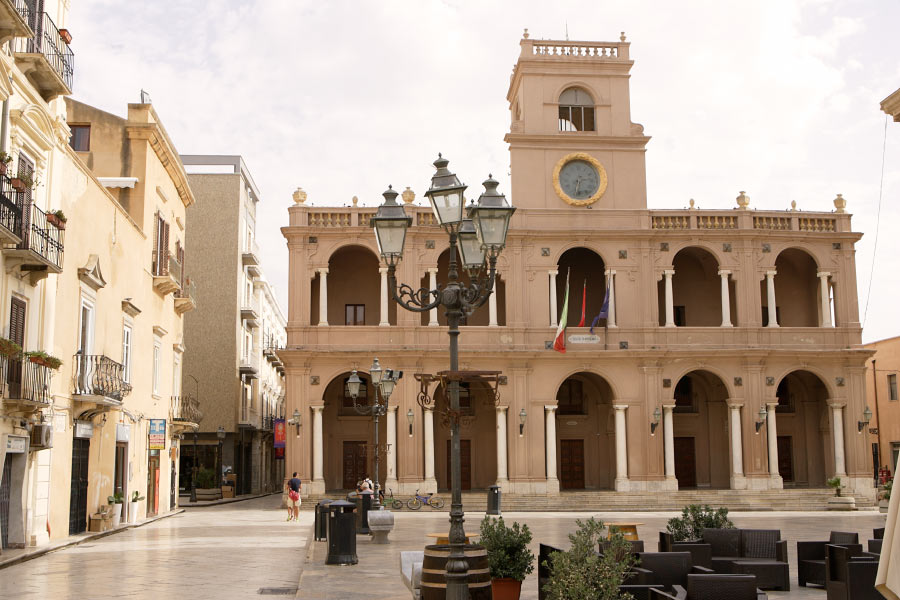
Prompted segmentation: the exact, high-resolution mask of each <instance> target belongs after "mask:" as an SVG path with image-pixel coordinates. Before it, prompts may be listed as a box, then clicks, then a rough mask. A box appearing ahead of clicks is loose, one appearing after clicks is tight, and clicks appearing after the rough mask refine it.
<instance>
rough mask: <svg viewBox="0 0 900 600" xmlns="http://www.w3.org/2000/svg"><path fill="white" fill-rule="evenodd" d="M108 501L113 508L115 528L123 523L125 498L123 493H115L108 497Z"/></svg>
mask: <svg viewBox="0 0 900 600" xmlns="http://www.w3.org/2000/svg"><path fill="white" fill-rule="evenodd" d="M106 501H107V502H108V503H109V505H110V506H112V507H113V527H114V528H115V527H118V526H119V523H121V522H122V504H123V503H124V502H125V497H124V496H122V492H115V493H113V495H112V496H107V497H106Z"/></svg>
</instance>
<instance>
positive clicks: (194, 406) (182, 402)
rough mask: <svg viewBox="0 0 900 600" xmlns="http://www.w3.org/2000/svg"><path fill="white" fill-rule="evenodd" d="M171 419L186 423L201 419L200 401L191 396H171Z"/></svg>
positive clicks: (196, 421)
mask: <svg viewBox="0 0 900 600" xmlns="http://www.w3.org/2000/svg"><path fill="white" fill-rule="evenodd" d="M172 420H173V421H182V422H188V423H199V422H200V421H202V420H203V412H202V411H201V410H200V401H199V400H197V399H196V398H194V397H193V396H172Z"/></svg>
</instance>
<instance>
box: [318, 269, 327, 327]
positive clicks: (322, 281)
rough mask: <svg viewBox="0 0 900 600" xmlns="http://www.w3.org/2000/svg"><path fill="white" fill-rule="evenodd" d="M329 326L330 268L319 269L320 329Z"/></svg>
mask: <svg viewBox="0 0 900 600" xmlns="http://www.w3.org/2000/svg"><path fill="white" fill-rule="evenodd" d="M327 325H328V267H324V268H322V269H319V327H325V326H327Z"/></svg>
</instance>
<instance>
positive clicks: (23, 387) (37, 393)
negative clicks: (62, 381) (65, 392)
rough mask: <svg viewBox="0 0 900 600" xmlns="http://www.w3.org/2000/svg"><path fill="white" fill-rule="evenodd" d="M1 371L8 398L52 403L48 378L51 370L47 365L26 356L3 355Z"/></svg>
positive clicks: (50, 375)
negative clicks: (6, 385)
mask: <svg viewBox="0 0 900 600" xmlns="http://www.w3.org/2000/svg"><path fill="white" fill-rule="evenodd" d="M2 371H3V379H4V381H5V382H6V383H7V384H8V396H7V397H8V398H9V399H10V400H27V401H29V402H34V403H37V404H46V405H48V406H49V405H50V404H52V398H51V395H50V378H51V377H52V375H53V370H52V369H50V368H49V367H47V366H45V365H42V364H40V363H36V362H32V361H31V360H29V359H27V358H12V357H4V359H3V369H2Z"/></svg>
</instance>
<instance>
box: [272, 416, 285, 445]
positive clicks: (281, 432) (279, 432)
mask: <svg viewBox="0 0 900 600" xmlns="http://www.w3.org/2000/svg"><path fill="white" fill-rule="evenodd" d="M274 427H275V442H274V444H273V445H274V447H275V448H284V444H285V442H286V441H287V432H286V431H285V423H284V419H275V426H274Z"/></svg>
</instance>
